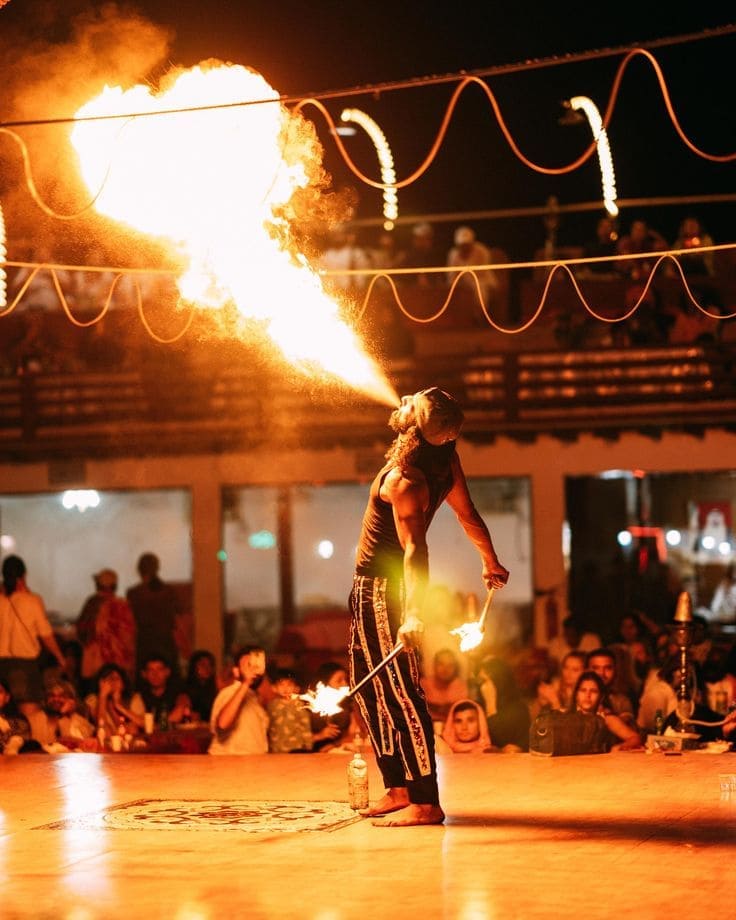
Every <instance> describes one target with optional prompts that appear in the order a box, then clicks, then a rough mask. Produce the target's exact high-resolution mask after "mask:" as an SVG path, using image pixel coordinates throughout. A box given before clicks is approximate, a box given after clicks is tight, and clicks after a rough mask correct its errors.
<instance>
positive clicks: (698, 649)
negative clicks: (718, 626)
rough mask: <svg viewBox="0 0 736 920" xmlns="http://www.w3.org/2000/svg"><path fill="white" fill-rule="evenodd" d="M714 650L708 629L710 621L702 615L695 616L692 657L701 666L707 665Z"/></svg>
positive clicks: (696, 614) (695, 614) (691, 647)
mask: <svg viewBox="0 0 736 920" xmlns="http://www.w3.org/2000/svg"><path fill="white" fill-rule="evenodd" d="M712 648H713V640H712V639H711V637H710V631H709V629H708V620H707V619H706V618H705V617H704V616H703V615H702V613H694V614H693V635H692V645H691V646H690V657H691V658H692V659H693V661H696V662H697V663H698V664H699V665H703V664H705V662H706V661H707V660H708V656H709V655H710V653H711V649H712Z"/></svg>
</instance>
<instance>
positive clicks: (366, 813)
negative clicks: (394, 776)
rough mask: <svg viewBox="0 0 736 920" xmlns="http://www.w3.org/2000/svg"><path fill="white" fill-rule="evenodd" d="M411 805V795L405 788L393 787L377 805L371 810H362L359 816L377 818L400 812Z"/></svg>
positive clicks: (372, 806)
mask: <svg viewBox="0 0 736 920" xmlns="http://www.w3.org/2000/svg"><path fill="white" fill-rule="evenodd" d="M408 804H409V793H408V792H407V790H406V789H405V788H404V787H403V786H393V787H391V789H387V790H386V792H385V793H384V794H383V795H382V796H381V798H380V799H379V800H378V801H377V802H376V804H375V805H371V807H370V808H361V809H360V810H359V812H358V814H361V815H363V817H364V818H377V817H378V816H379V815H388V814H390V813H391V812H392V811H399V809H401V808H406V806H407V805H408Z"/></svg>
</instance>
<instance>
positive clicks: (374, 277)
mask: <svg viewBox="0 0 736 920" xmlns="http://www.w3.org/2000/svg"><path fill="white" fill-rule="evenodd" d="M734 250H736V243H721V244H717V245H713V246H701V247H698V248H697V249H692V248H690V249H670V250H667V251H665V252H648V253H647V252H644V253H626V254H622V255H616V256H595V257H588V258H578V259H558V260H547V261H532V262H504V263H493V264H488V265H469V266H463V267H460V268H458V267H450V266H446V265H442V266H436V265H435V266H427V267H425V268H393V269H385V270H381V271H375V270H374V271H371V270H370V269H334V270H322V271H320V275H321V276H323V277H326V278H329V277H331V276H333V275H335V276H336V275H340V276H345V275H349V276H353V277H363V278H366V277H369V278H370V282H369V284H368V287H367V289H366V292H365V295H364V296H363V303H362V305H361V306H360V308H359V310H358V311H357V313H356V320H357V321H358V322H359V321H360V320H361V319H362V318H363V316H364V315H365V313H366V310H367V309H368V306H369V304H370V299H371V295H372V293H373V289H374V287H375V286H376V285H377V283H378V282H379V281H381V280H382V281H385V282H386V283H387V284H388V286H389V288H390V289H391V292H392V294H393V297H394V301H395V303H396V305H397V307H398V308H399V310H400V311H401V313H403V315H404V316H405V317H406V318H407V319H410V320H411V321H412V322H415V323H419V324H421V325H427V324H429V323H432V322H434V321H435V320H437V319H439V318H440V317H441V316H442V315H443V314H444V313H445V312H446V311H447V309H448V308H449V305H450V302H451V301H452V295H453V294H454V292H455V289H456V287H457V286H458V284H459V283H460V281H461V279H462V278H463V277H464V276H465V275H467V276H469V278H470V280H471V282H472V284H473V286H474V288H475V291H476V294H477V297H478V304H479V306H480V308H481V311H482V313H483V315H484V317H485V319H486V321H487V323H488V325H489V326H491V327H492V328H493V329H495V330H496V331H497V332H502V333H504V334H506V335H517V334H518V333H520V332H524V331H525V330H527V329H529V327H530V326H532V325H533V324H534V322H536V320H537V319H538V318H539V316H540V315H541V313H542V311H543V309H544V306H545V303H546V301H547V297H548V295H549V290H550V287H551V284H552V280H553V278H554V276H555V274H556V273H557V272H558V271H559V272H562V273H563V274H567V276H568V277H569V279H570V281H571V283H572V285H573V288H574V290H575V293H576V295H577V297H578V300H579V301H580V303H581V304H582V306H583V307H584V309H585V310H586V311H587V312H588V313H589V314H590V316H591V317H593V318H594V319H597V320H600V321H601V322H604V323H609V324H612V323H618V322H623V321H624V320H627V319H629V318H630V317H631V316H633V315H634V314H635V313H636V311H637V310H638V309H639V307H640V306H641V304H642V303H643V302H644V301H645V299H646V297H647V294H648V293H649V288H650V287H651V285H652V283H653V280H654V276H655V274H656V273H657V270H658V269H659V266H660V265H661V264H662V263H663V262H665V261H670V262H672V263H673V264H674V266H675V269H676V271H677V273H678V274H679V277H680V280H681V281H682V285H683V288H684V291H685V294H686V296H687V298H688V300H689V301H690V303H691V304H692V305H693V306H694V307H695V308H696V309H697V310H699V311H700V312H701V313H702V314H703V315H704V316H707V317H709V318H710V319H714V320H726V319H733V318H734V317H736V310H733V311H732V312H730V313H724V312H719V313H713V312H711V310H709V309H708V308H707V307H706V306H703V305H702V304H701V303H699V302H698V300H697V299H696V298H695V296H694V294H693V292H692V289H691V288H690V285H689V284H688V281H687V277H686V275H685V272H684V270H683V268H682V265H681V264H680V261H679V259H678V256H691V255H693V253H698V252H725V251H734ZM643 259H649V260H651V259H656V261H655V263H654V265H653V266H652V267H651V268H650V269H649V275H648V278H647V281H646V282H645V283H644V285H643V287H642V290H641V293H640V295H639V296H638V298H637V300H636V301H635V303H634V304H633V305H632V306H631V307H630V308H629V309H628V310H626V311H625V312H624V313H622V314H621V315H620V316H615V317H611V316H606V315H605V314H602V313H600V312H598V311H597V310H596V309H595V308H594V307H593V306H591V304H590V303H589V302H588V300H587V299H586V297H585V295H584V294H583V292H582V290H581V288H580V284H579V281H578V278H577V277H576V275H575V274H574V272H573V269H574V268H575V267H576V266H587V265H606V264H610V265H612V266H613V265H615V264H616V263H619V262H633V261H636V260H643ZM529 268H531V269H539V268H547V269H548V270H549V271H548V273H547V277H546V281H545V285H544V289H543V291H542V294H541V297H540V300H539V303H538V305H537V307H536V308H535V309H534V311H533V312H532V315H531V316H530V317H529V319H527V320H525V321H524V322H523V323H522V324H521V325H519V326H516V327H507V326H502V325H500V324H499V323H497V322H496V321H495V320H494V319H493V317H492V316H491V313H490V312H489V309H488V306H487V304H486V302H485V299H484V297H483V293H482V283H481V280H480V278H479V277H478V274H477V273H478V272H494V271H495V272H501V271H510V270H514V269H529ZM425 274H435V275H436V274H442V275H454V277H453V279H452V282H451V283H450V287H449V289H448V292H447V294H446V295H445V299H444V301H443V303H442V304H441V305H440V306H439V307H438V308H437V309H436V310H435V312H434V313H432V314H431V315H430V316H417V315H415V314H414V313H412V312H411V310H410V309H408V308H407V307H406V306H405V304H404V302H403V300H402V298H401V295H400V293H399V290H398V288H397V286H396V280H395V279H398V278H401V277H407V276H409V277H410V276H412V275H425ZM582 280H585V279H582ZM622 280H625V278H624V277H623V276H622ZM633 283H634V282H632V284H633ZM637 285H638V282H637Z"/></svg>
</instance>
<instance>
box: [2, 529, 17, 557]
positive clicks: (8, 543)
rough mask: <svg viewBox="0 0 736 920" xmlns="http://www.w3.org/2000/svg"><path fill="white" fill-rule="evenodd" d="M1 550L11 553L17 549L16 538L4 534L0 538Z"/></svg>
mask: <svg viewBox="0 0 736 920" xmlns="http://www.w3.org/2000/svg"><path fill="white" fill-rule="evenodd" d="M0 549H2V550H3V551H4V552H6V553H11V552H12V551H13V550H14V549H15V537H11V536H10V534H9V533H4V534H3V535H2V536H1V537H0Z"/></svg>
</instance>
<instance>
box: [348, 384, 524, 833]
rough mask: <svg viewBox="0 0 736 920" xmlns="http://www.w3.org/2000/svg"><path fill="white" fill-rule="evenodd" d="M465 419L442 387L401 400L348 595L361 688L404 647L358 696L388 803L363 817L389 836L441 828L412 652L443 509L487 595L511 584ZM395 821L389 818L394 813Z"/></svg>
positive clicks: (428, 722)
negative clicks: (482, 500) (474, 488)
mask: <svg viewBox="0 0 736 920" xmlns="http://www.w3.org/2000/svg"><path fill="white" fill-rule="evenodd" d="M462 422H463V413H462V410H461V409H460V406H459V405H458V404H457V402H456V401H455V400H454V399H453V397H452V396H450V395H449V394H448V393H445V392H444V391H443V390H440V389H438V388H437V387H431V388H429V389H427V390H421V391H420V392H418V393H415V394H414V395H413V396H404V397H403V398H402V400H401V405H400V406H399V408H398V409H396V410H395V411H394V412H393V413H392V415H391V418H390V422H389V424H390V426H391V428H392V429H393V430H394V431H395V432H396V434H397V437H396V439H395V440H394V442H393V444H392V445H391V447H390V449H389V451H388V453H387V454H386V458H387V463H386V465H385V466H384V467H383V468H382V469H381V471H380V472H379V473H378V475H377V476H376V478H375V479H374V480H373V484H372V485H371V489H370V496H369V499H368V505H367V508H366V511H365V514H364V516H363V525H362V530H361V534H360V540H359V543H358V551H357V557H356V569H355V577H354V580H353V588H352V592H351V594H350V609H351V614H352V623H351V641H350V676H351V682H352V684H353V685H355V684H356V683H358V682H359V681H360V680H361V679H362V678H363V677H364V676H365V675H366V674H367V673H368V671H370V670H371V669H372V668H373V667H374V666H375V665H376V664H377V663H378V662H379V661H380V660H381V659H382V658H384V657H385V656H386V655H387V654H388V653H389V652H390V651H391V649H392V648H393V646H394V645H395V643H396V642H397V640H398V641H401V642H402V643H403V645H404V646H405V652H404V653H403V654H401V655H399V656H398V657H397V658H395V659H394V660H393V661H392V662H391V663H390V664H389V665H388V666H387V667H386V668H384V669H383V670H382V671H381V672H380V673H379V675H378V676H377V677H375V678H374V679H373V681H371V682H370V683H369V684H367V685H366V686H365V688H364V689H363V690H361V692H360V693H359V694H358V695H357V701H358V705H359V707H360V711H361V714H362V716H363V720H364V721H365V723H366V725H367V726H368V732H369V734H370V738H371V743H372V745H373V749H374V751H375V753H376V759H377V762H378V767H379V769H380V770H381V775H382V777H383V780H384V785H385V787H386V791H385V794H384V795H383V796H382V798H380V799H379V801H378V802H376V804H375V805H374V806H373V807H372V808H368V809H366V810H365V811H364V812H363V813H364V814H365V815H367V816H369V817H375V818H377V820H376V821H374V823H375V824H377V825H379V826H383V827H388V826H395V827H406V826H410V825H416V824H441V823H442V821H443V820H444V817H445V815H444V812H443V811H442V808H441V807H440V803H439V791H438V787H437V769H436V762H435V750H434V735H433V726H432V718H431V716H430V714H429V711H428V709H427V705H426V702H425V699H424V694H423V693H422V691H421V688H420V686H419V668H418V664H417V657H416V653H415V649H416V647H417V645H418V643H419V640H420V638H421V633H422V629H423V623H422V604H423V601H424V596H425V593H426V590H427V583H428V581H429V557H428V552H427V539H426V537H427V528H428V527H429V525H430V523H431V521H432V518H433V516H434V514H435V512H436V511H437V508H438V507H439V506H440V505H441V504H442V502H443V501H445V500H447V503H448V504H449V505H450V507H451V508H452V509H453V511H454V512H455V514H456V515H457V518H458V520H459V522H460V524H461V526H462V527H463V530H464V531H465V533H466V534H467V536H468V538H469V539H470V541H471V542H472V543H473V544H474V545H475V546H476V548H477V549H478V552H479V553H480V556H481V558H482V560H483V580H484V582H485V584H486V586H487V587H488V588H491V587H494V588H500V587H502V586H503V585H504V584H506V580H507V579H508V572H507V571H506V569H505V568H504V567H503V566H502V565H501V563H500V562H499V561H498V556H497V555H496V551H495V549H494V548H493V543H492V541H491V536H490V534H489V532H488V528H487V527H486V525H485V522H484V521H483V519H482V518H481V516H480V514H479V513H478V511H477V510H476V508H475V506H474V505H473V502H472V499H471V497H470V493H469V491H468V486H467V483H466V481H465V474H464V473H463V469H462V466H461V464H460V459H459V457H458V455H457V453H456V450H455V439H456V438H457V436H458V434H459V433H460V428H461V426H462ZM392 812H393V813H395V814H391V813H392Z"/></svg>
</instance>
